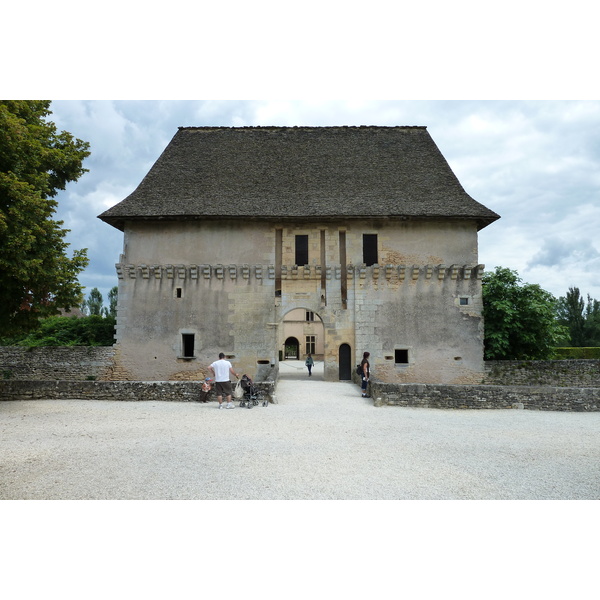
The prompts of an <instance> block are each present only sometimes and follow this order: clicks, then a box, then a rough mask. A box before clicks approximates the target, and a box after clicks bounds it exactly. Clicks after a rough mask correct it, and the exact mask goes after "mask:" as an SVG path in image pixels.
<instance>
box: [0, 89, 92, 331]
mask: <svg viewBox="0 0 600 600" xmlns="http://www.w3.org/2000/svg"><path fill="white" fill-rule="evenodd" d="M50 114H51V111H50V102H49V101H47V100H8V101H0V334H10V333H14V332H17V331H24V330H27V329H30V328H32V327H34V326H35V325H37V323H38V319H39V317H45V316H49V315H53V314H56V313H57V312H58V309H60V308H64V309H67V310H68V309H70V308H71V307H72V306H78V305H79V304H80V303H81V300H82V286H81V285H80V284H79V282H78V280H77V277H78V275H79V273H80V272H81V271H82V270H83V269H84V268H85V267H86V265H87V263H88V259H87V256H86V250H75V251H74V252H73V256H72V258H69V257H68V256H67V254H66V249H67V247H68V245H69V244H67V243H66V242H65V241H64V237H65V235H66V233H67V232H68V230H67V229H63V228H62V225H63V222H62V221H57V220H54V219H53V216H54V213H55V210H56V206H57V202H56V200H54V197H55V196H56V194H57V193H58V191H59V190H64V189H65V186H66V184H67V182H69V181H76V180H77V179H78V178H79V177H80V176H81V175H82V174H83V173H84V172H85V171H87V169H84V168H83V167H82V163H83V160H84V159H85V158H86V157H87V156H89V151H88V148H89V144H88V143H87V142H83V141H81V140H79V139H76V138H74V137H73V136H72V135H71V134H70V133H68V132H66V131H62V132H60V133H59V132H57V129H56V126H55V124H54V123H52V122H51V121H48V120H47V117H48V116H49V115H50Z"/></svg>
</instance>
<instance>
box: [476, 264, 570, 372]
mask: <svg viewBox="0 0 600 600" xmlns="http://www.w3.org/2000/svg"><path fill="white" fill-rule="evenodd" d="M483 317H484V322H485V339H484V344H485V358H486V359H488V360H511V359H514V360H526V359H547V358H550V357H551V355H552V350H553V348H554V347H555V346H556V345H557V342H558V340H560V339H561V337H564V335H565V330H566V328H565V327H564V326H562V325H560V324H559V322H558V320H557V313H556V299H555V298H554V296H553V295H552V294H551V293H550V292H547V291H546V290H543V289H542V288H541V287H540V286H539V285H537V284H530V283H525V284H523V283H522V280H521V278H520V277H519V276H518V274H517V273H516V271H511V270H510V269H507V268H504V267H496V270H495V271H494V272H493V273H486V274H485V275H484V276H483Z"/></svg>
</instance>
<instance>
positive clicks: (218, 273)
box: [215, 265, 225, 279]
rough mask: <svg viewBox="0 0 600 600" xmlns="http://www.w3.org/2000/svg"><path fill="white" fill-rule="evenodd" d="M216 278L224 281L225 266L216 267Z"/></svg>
mask: <svg viewBox="0 0 600 600" xmlns="http://www.w3.org/2000/svg"><path fill="white" fill-rule="evenodd" d="M215 277H216V278H217V279H223V277H225V268H224V267H223V265H215Z"/></svg>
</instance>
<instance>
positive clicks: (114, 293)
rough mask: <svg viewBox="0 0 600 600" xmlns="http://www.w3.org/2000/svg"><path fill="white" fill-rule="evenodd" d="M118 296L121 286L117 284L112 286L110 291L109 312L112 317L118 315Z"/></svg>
mask: <svg viewBox="0 0 600 600" xmlns="http://www.w3.org/2000/svg"><path fill="white" fill-rule="evenodd" d="M118 297H119V287H118V286H116V285H115V287H113V288H111V290H110V292H108V314H109V316H111V317H116V316H117V300H118Z"/></svg>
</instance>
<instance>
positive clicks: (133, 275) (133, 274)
mask: <svg viewBox="0 0 600 600" xmlns="http://www.w3.org/2000/svg"><path fill="white" fill-rule="evenodd" d="M127 270H128V271H129V277H130V278H131V279H135V278H136V275H137V273H136V272H135V265H127Z"/></svg>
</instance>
